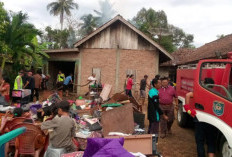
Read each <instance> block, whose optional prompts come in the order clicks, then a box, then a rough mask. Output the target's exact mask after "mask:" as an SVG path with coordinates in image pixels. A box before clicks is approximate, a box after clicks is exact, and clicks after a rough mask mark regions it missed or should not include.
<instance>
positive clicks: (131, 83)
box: [126, 75, 134, 97]
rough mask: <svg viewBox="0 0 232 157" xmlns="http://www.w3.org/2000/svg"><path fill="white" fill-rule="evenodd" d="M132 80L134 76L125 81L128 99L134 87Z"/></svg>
mask: <svg viewBox="0 0 232 157" xmlns="http://www.w3.org/2000/svg"><path fill="white" fill-rule="evenodd" d="M133 79H134V75H130V77H129V78H128V80H127V85H126V95H128V96H129V97H132V92H131V89H132V86H133V85H134V82H133Z"/></svg>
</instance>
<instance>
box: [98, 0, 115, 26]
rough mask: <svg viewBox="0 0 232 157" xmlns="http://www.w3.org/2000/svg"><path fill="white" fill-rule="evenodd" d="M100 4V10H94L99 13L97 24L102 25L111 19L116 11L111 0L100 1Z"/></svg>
mask: <svg viewBox="0 0 232 157" xmlns="http://www.w3.org/2000/svg"><path fill="white" fill-rule="evenodd" d="M99 5H100V10H99V11H98V10H94V12H95V13H96V14H97V17H96V23H97V26H101V25H103V24H104V23H106V22H107V21H109V20H111V19H112V18H113V16H114V15H115V13H116V11H115V10H114V9H113V5H112V4H111V3H110V2H109V0H104V1H99Z"/></svg>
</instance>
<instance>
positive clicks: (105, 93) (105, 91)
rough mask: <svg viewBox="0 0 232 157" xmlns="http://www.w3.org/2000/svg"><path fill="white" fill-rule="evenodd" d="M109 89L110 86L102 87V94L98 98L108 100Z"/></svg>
mask: <svg viewBox="0 0 232 157" xmlns="http://www.w3.org/2000/svg"><path fill="white" fill-rule="evenodd" d="M111 88H112V85H110V84H105V85H104V87H103V89H102V92H101V94H100V97H101V98H102V100H103V101H106V100H108V98H109V95H110V92H111Z"/></svg>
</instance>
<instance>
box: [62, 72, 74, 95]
mask: <svg viewBox="0 0 232 157" xmlns="http://www.w3.org/2000/svg"><path fill="white" fill-rule="evenodd" d="M72 76H73V74H72V73H71V74H70V75H69V76H68V77H66V78H65V80H64V85H63V91H64V92H65V93H66V96H69V95H68V93H69V85H70V83H72Z"/></svg>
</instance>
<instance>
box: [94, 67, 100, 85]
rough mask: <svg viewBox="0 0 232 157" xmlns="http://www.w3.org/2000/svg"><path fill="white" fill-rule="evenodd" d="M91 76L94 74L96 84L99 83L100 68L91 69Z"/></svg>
mask: <svg viewBox="0 0 232 157" xmlns="http://www.w3.org/2000/svg"><path fill="white" fill-rule="evenodd" d="M93 74H96V79H97V82H98V83H100V82H101V69H100V68H93Z"/></svg>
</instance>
